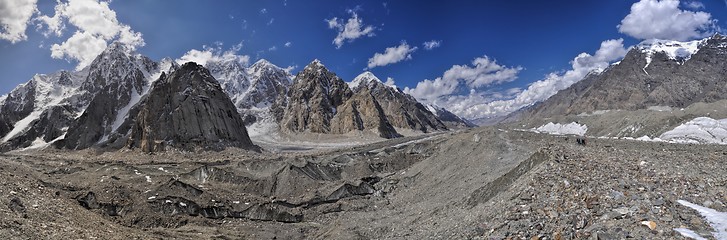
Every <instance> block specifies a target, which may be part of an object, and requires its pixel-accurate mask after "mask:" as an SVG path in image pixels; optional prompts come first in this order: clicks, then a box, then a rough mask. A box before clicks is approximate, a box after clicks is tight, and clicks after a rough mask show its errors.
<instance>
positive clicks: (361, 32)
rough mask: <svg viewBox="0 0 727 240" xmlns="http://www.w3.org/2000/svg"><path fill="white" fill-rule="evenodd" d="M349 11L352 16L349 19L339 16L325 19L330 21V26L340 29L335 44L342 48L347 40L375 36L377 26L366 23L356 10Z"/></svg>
mask: <svg viewBox="0 0 727 240" xmlns="http://www.w3.org/2000/svg"><path fill="white" fill-rule="evenodd" d="M348 12H349V13H351V18H349V19H348V20H343V19H339V18H337V17H334V18H332V19H326V20H325V21H326V22H327V23H328V28H330V29H335V30H336V31H338V35H336V38H334V39H333V44H334V45H336V48H341V46H343V44H344V43H345V42H346V41H348V42H352V41H353V40H356V39H358V38H361V37H364V36H368V37H371V36H374V30H375V28H374V27H373V26H371V25H368V26H366V25H364V23H363V19H361V18H359V17H358V14H356V11H354V10H349V11H348Z"/></svg>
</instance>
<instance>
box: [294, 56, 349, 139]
mask: <svg viewBox="0 0 727 240" xmlns="http://www.w3.org/2000/svg"><path fill="white" fill-rule="evenodd" d="M351 95H353V92H351V89H349V88H348V85H346V83H345V82H343V80H341V78H339V77H338V76H336V74H334V73H332V72H329V71H328V69H326V68H325V67H324V66H323V64H321V63H320V62H319V61H318V60H315V61H313V62H312V63H310V64H309V65H308V66H306V67H305V69H303V71H301V72H300V73H298V75H297V76H296V78H295V82H294V83H293V85H292V86H291V87H290V90H289V91H288V104H287V107H286V109H285V111H284V116H283V118H282V121H281V122H280V126H281V129H282V130H284V131H291V132H305V131H309V132H314V133H329V132H330V131H331V119H332V118H333V116H334V115H335V114H336V112H337V108H338V107H339V106H340V105H342V104H343V103H344V102H345V101H347V100H348V99H349V98H350V97H351Z"/></svg>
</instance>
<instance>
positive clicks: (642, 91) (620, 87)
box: [508, 34, 727, 121]
mask: <svg viewBox="0 0 727 240" xmlns="http://www.w3.org/2000/svg"><path fill="white" fill-rule="evenodd" d="M726 60H727V38H726V37H725V36H721V35H719V34H715V35H714V36H712V37H709V38H706V39H703V40H697V41H691V42H685V43H678V42H674V41H658V40H649V41H645V42H644V43H642V44H640V45H638V46H637V47H635V48H632V49H631V50H630V51H629V52H628V53H627V54H626V56H625V57H624V59H623V60H621V62H619V63H617V64H614V65H612V66H611V67H609V68H608V69H606V70H604V71H603V72H601V73H597V74H590V75H588V76H586V77H585V78H584V79H583V80H581V81H579V82H577V83H575V84H573V85H571V86H570V87H568V88H567V89H564V90H561V91H559V92H558V93H557V94H555V95H553V96H552V97H550V98H549V99H547V100H545V101H543V102H541V103H538V104H535V105H533V106H531V107H528V108H524V109H522V110H520V111H518V112H515V113H513V114H511V115H510V117H509V119H508V121H512V120H516V119H532V118H547V117H552V116H558V115H577V114H580V113H587V112H593V111H596V110H616V109H620V110H637V109H646V108H648V107H650V106H669V107H677V108H683V107H686V106H689V105H691V104H693V103H697V102H705V103H711V102H716V101H719V100H722V99H727V61H726Z"/></svg>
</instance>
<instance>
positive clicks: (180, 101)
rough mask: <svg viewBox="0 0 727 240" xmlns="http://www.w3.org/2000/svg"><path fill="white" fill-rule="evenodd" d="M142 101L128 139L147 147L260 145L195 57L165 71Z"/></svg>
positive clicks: (151, 149) (149, 149)
mask: <svg viewBox="0 0 727 240" xmlns="http://www.w3.org/2000/svg"><path fill="white" fill-rule="evenodd" d="M149 91H150V92H149V95H148V97H146V98H145V99H143V100H142V102H141V103H140V109H139V113H138V115H137V116H136V118H135V119H136V120H135V122H134V124H133V126H132V132H131V134H130V136H129V140H128V143H127V145H128V146H129V147H131V148H141V150H142V151H145V152H156V151H162V150H164V149H165V148H167V147H172V148H179V149H185V150H195V149H205V150H207V149H208V150H221V149H224V148H225V147H239V148H243V149H249V150H256V151H257V150H258V149H259V148H258V147H257V146H255V145H254V144H253V143H252V141H251V140H250V137H249V136H248V134H247V130H246V128H245V124H244V122H243V121H242V118H241V117H240V114H238V113H237V110H236V108H235V105H234V104H233V103H232V101H231V100H230V98H229V97H228V96H227V94H225V93H224V92H223V90H222V88H221V87H220V84H219V83H218V82H217V81H216V80H215V79H214V78H213V77H212V76H211V75H210V73H209V71H208V70H207V69H205V68H204V67H202V66H201V65H198V64H196V63H193V62H189V63H186V64H184V65H183V66H182V67H181V68H180V69H179V70H177V71H174V72H173V73H172V74H170V75H165V74H162V75H161V77H160V78H159V80H157V81H156V82H155V83H154V85H153V86H152V88H151V90H149Z"/></svg>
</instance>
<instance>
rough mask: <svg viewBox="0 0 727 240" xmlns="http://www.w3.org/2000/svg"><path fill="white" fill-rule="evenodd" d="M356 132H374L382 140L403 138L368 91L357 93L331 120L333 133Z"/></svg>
mask: <svg viewBox="0 0 727 240" xmlns="http://www.w3.org/2000/svg"><path fill="white" fill-rule="evenodd" d="M355 130H358V131H364V130H368V131H372V132H374V133H376V134H377V135H378V136H380V137H382V138H395V137H400V136H401V135H399V133H397V132H396V129H394V127H393V126H391V123H389V121H388V120H387V118H386V115H385V114H384V110H382V109H381V106H380V105H379V103H378V102H377V101H376V99H374V96H372V95H371V92H370V91H369V90H368V89H364V90H361V91H359V92H356V93H355V94H354V95H353V97H351V98H350V99H349V100H348V101H346V103H344V104H343V105H342V106H341V107H340V108H339V110H338V112H337V113H336V115H335V116H334V117H333V119H331V133H338V134H344V133H348V132H351V131H355Z"/></svg>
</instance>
